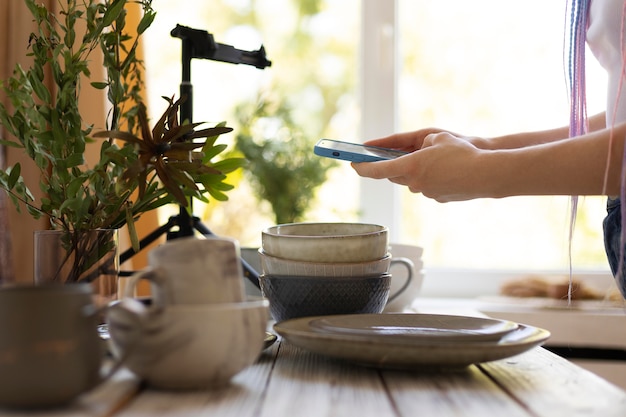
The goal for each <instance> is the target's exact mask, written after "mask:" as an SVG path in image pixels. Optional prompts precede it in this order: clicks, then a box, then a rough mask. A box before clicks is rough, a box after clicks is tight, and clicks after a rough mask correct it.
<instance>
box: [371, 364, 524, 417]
mask: <svg viewBox="0 0 626 417" xmlns="http://www.w3.org/2000/svg"><path fill="white" fill-rule="evenodd" d="M382 375H383V377H384V380H385V385H386V387H387V389H388V391H389V394H390V396H391V398H392V399H393V402H394V403H395V404H396V408H397V409H398V412H399V415H400V416H402V417H405V416H406V417H409V416H417V415H423V416H437V417H445V416H463V417H472V416H476V417H485V416H506V417H518V416H528V415H529V414H528V412H527V411H526V410H525V409H524V408H522V407H521V406H520V405H519V404H518V403H517V402H515V401H513V400H512V399H511V397H510V396H509V395H508V394H507V393H506V392H504V391H502V389H500V387H499V386H498V385H497V384H495V383H494V382H493V381H492V380H490V379H489V378H488V377H487V376H486V375H485V374H483V373H482V372H481V371H480V369H478V368H477V367H476V366H470V367H468V368H466V369H464V370H459V371H438V372H434V371H433V372H428V371H419V370H416V371H410V372H407V371H397V372H394V371H385V372H383V374H382Z"/></svg>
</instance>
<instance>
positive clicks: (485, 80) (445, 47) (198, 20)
mask: <svg viewBox="0 0 626 417" xmlns="http://www.w3.org/2000/svg"><path fill="white" fill-rule="evenodd" d="M155 7H156V10H157V20H156V22H155V24H154V26H153V27H152V28H151V29H150V31H149V34H148V39H147V48H146V52H147V58H146V61H147V67H148V70H149V72H148V85H149V94H150V96H149V99H150V107H151V108H152V112H153V113H154V114H158V113H159V111H160V110H161V106H162V105H163V103H164V102H161V99H160V96H162V95H172V94H178V85H179V83H180V40H178V39H174V38H171V37H170V35H169V31H170V30H171V29H172V28H173V27H174V26H175V25H176V24H177V23H180V24H183V25H186V26H190V27H194V28H198V29H205V30H207V31H209V32H210V33H213V34H214V36H215V39H216V41H217V42H221V43H226V44H230V45H233V46H235V47H237V48H241V49H257V48H258V47H259V46H260V44H261V43H263V44H264V45H265V47H266V49H267V54H268V58H269V59H270V60H272V61H273V65H272V67H270V68H268V69H266V70H264V71H260V70H257V69H255V68H252V67H247V66H241V65H238V66H235V65H229V64H223V63H216V62H212V61H194V62H193V65H192V83H193V85H194V98H195V100H194V102H195V106H194V107H195V108H194V119H195V121H209V122H219V121H222V120H226V121H227V122H229V125H233V123H232V121H233V120H234V116H233V114H234V113H233V109H234V108H235V107H236V106H237V105H238V104H240V103H242V102H253V101H254V100H256V98H257V94H259V92H262V91H268V89H269V90H270V91H274V92H278V93H279V94H280V95H281V97H283V98H284V99H285V100H286V101H287V102H288V103H289V105H290V106H291V108H292V109H293V116H294V118H295V119H296V120H297V122H298V123H299V124H300V125H301V126H302V127H303V129H304V130H306V131H307V132H310V134H311V135H312V136H313V137H314V138H317V137H323V136H326V137H332V138H337V139H342V140H351V141H362V140H364V139H367V138H371V137H375V136H378V135H384V134H388V133H391V132H392V131H397V130H401V131H404V130H412V129H417V128H420V127H426V126H438V127H444V128H447V129H450V130H453V131H458V132H462V133H468V134H480V135H485V136H491V135H498V134H501V133H505V132H511V131H517V130H534V129H542V128H547V127H552V126H556V125H562V124H564V123H567V111H568V110H567V101H566V90H565V79H564V69H563V61H562V53H563V44H564V41H563V28H564V7H565V2H545V1H542V0H529V1H526V2H521V3H516V5H515V7H514V8H512V7H510V4H508V3H507V2H501V1H499V0H473V1H471V2H468V1H465V0H420V1H414V0H394V1H389V0H342V1H340V2H338V1H331V0H317V1H316V0H308V1H297V0H280V1H278V0H257V1H254V2H252V1H250V0H221V1H214V2H210V3H207V2H204V1H202V0H193V1H185V2H182V3H181V2H178V1H175V0H161V1H159V2H158V4H155ZM395 52H397V54H395ZM589 61H590V69H589V82H588V84H589V85H588V88H589V94H588V97H589V111H590V113H594V112H596V111H601V110H602V109H603V108H604V88H605V87H604V75H603V73H602V71H601V70H599V69H598V68H597V67H596V66H594V65H593V64H594V63H593V62H592V61H593V59H589ZM359 85H361V86H363V87H364V88H363V89H359ZM234 127H236V126H234ZM555 157H556V156H555ZM235 180H236V181H238V183H237V188H236V189H235V190H233V191H232V192H230V193H229V197H230V201H229V202H228V203H219V204H214V205H209V206H208V207H202V206H200V205H197V206H196V210H197V211H198V213H197V214H198V215H200V216H201V217H202V218H203V219H205V220H204V221H205V222H206V223H207V225H208V226H209V228H211V229H212V230H213V231H215V232H216V233H217V234H223V235H228V236H232V237H235V238H237V239H239V240H240V242H241V244H242V245H243V246H255V245H258V244H259V243H260V230H261V229H262V228H263V227H265V226H268V225H271V224H272V218H271V216H270V215H269V208H268V206H267V205H266V204H265V203H261V204H259V203H258V202H257V201H256V200H255V199H254V198H253V197H252V195H251V191H250V189H249V188H248V187H247V186H246V184H245V181H242V179H241V178H237V179H235ZM318 197H319V198H318V200H317V203H316V204H315V206H314V207H312V209H311V211H310V213H309V217H308V218H309V219H310V220H311V221H317V220H325V221H326V220H328V221H352V220H356V219H361V220H364V221H373V222H377V223H384V224H387V225H389V226H390V228H391V231H392V239H393V240H395V241H399V242H402V243H413V244H418V245H420V246H423V247H424V248H425V251H424V259H425V264H426V265H427V266H428V267H429V269H436V268H439V267H457V268H465V269H477V270H486V269H490V270H494V269H519V268H525V269H528V268H536V269H543V270H545V269H550V270H554V269H559V270H565V269H566V268H567V266H568V258H567V245H568V234H567V233H568V232H567V230H568V222H569V198H568V197H558V198H557V197H538V198H533V197H516V198H509V199H502V200H476V201H470V202H462V203H447V204H439V203H436V202H434V201H430V200H428V199H426V198H424V197H423V196H421V195H413V194H411V193H409V192H408V191H406V190H404V189H402V188H400V187H396V186H394V185H392V184H390V183H388V182H385V181H372V180H362V179H359V178H358V177H356V175H354V173H353V172H352V170H351V169H350V168H349V166H348V165H347V164H341V165H340V166H339V167H338V168H336V169H334V170H333V171H332V172H331V175H330V178H329V179H328V181H327V182H326V183H325V184H324V186H323V187H322V188H321V189H320V191H319V195H318ZM603 216H604V199H603V198H585V199H581V201H580V209H579V214H578V222H577V227H576V236H575V238H574V257H573V261H574V264H575V266H576V268H582V269H595V270H598V269H599V270H602V271H607V270H608V269H607V266H606V260H605V256H604V251H603V247H602V238H601V220H602V217H603Z"/></svg>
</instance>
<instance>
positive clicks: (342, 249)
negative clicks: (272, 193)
mask: <svg viewBox="0 0 626 417" xmlns="http://www.w3.org/2000/svg"><path fill="white" fill-rule="evenodd" d="M261 244H262V246H261V248H262V249H263V251H264V252H265V253H266V254H268V255H271V256H275V257H278V258H283V259H290V260H294V261H305V262H364V261H373V260H377V259H381V258H384V257H385V256H386V255H387V250H388V249H387V247H388V245H389V229H388V228H387V227H385V226H379V225H376V224H367V223H290V224H282V225H277V226H272V227H269V228H267V229H265V230H263V231H262V233H261Z"/></svg>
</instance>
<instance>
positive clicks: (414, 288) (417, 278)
mask: <svg viewBox="0 0 626 417" xmlns="http://www.w3.org/2000/svg"><path fill="white" fill-rule="evenodd" d="M389 252H390V253H391V255H392V258H391V259H392V260H393V259H398V258H401V259H408V260H410V261H411V262H412V263H413V266H414V269H413V275H412V279H411V280H410V281H409V283H408V286H407V287H406V288H405V289H404V290H403V291H401V292H400V293H399V294H398V296H397V297H395V298H394V299H393V300H390V301H389V302H388V303H387V305H386V306H385V310H384V312H385V313H390V312H402V311H403V310H404V309H405V308H406V307H409V306H410V305H411V303H413V301H414V300H415V299H416V298H417V296H418V295H419V292H420V290H421V289H422V283H423V281H424V274H423V272H422V269H423V266H424V264H423V261H422V253H423V252H424V250H423V248H421V247H420V246H415V245H404V244H398V243H391V244H390V245H389ZM399 266H400V264H398V263H392V264H391V267H390V268H389V271H390V273H391V276H392V278H391V294H394V293H396V292H397V291H398V289H400V288H402V286H403V285H405V283H406V272H405V271H403V269H404V268H400V267H399Z"/></svg>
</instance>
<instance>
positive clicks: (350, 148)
mask: <svg viewBox="0 0 626 417" xmlns="http://www.w3.org/2000/svg"><path fill="white" fill-rule="evenodd" d="M313 151H314V152H315V155H319V156H325V157H327V158H335V159H342V160H344V161H351V162H374V161H386V160H389V159H394V158H397V157H399V156H402V155H406V154H407V152H404V151H399V150H397V149H389V148H380V147H378V146H368V145H361V144H359V143H350V142H342V141H339V140H332V139H320V140H319V141H318V142H317V144H316V145H315V147H314V148H313Z"/></svg>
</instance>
